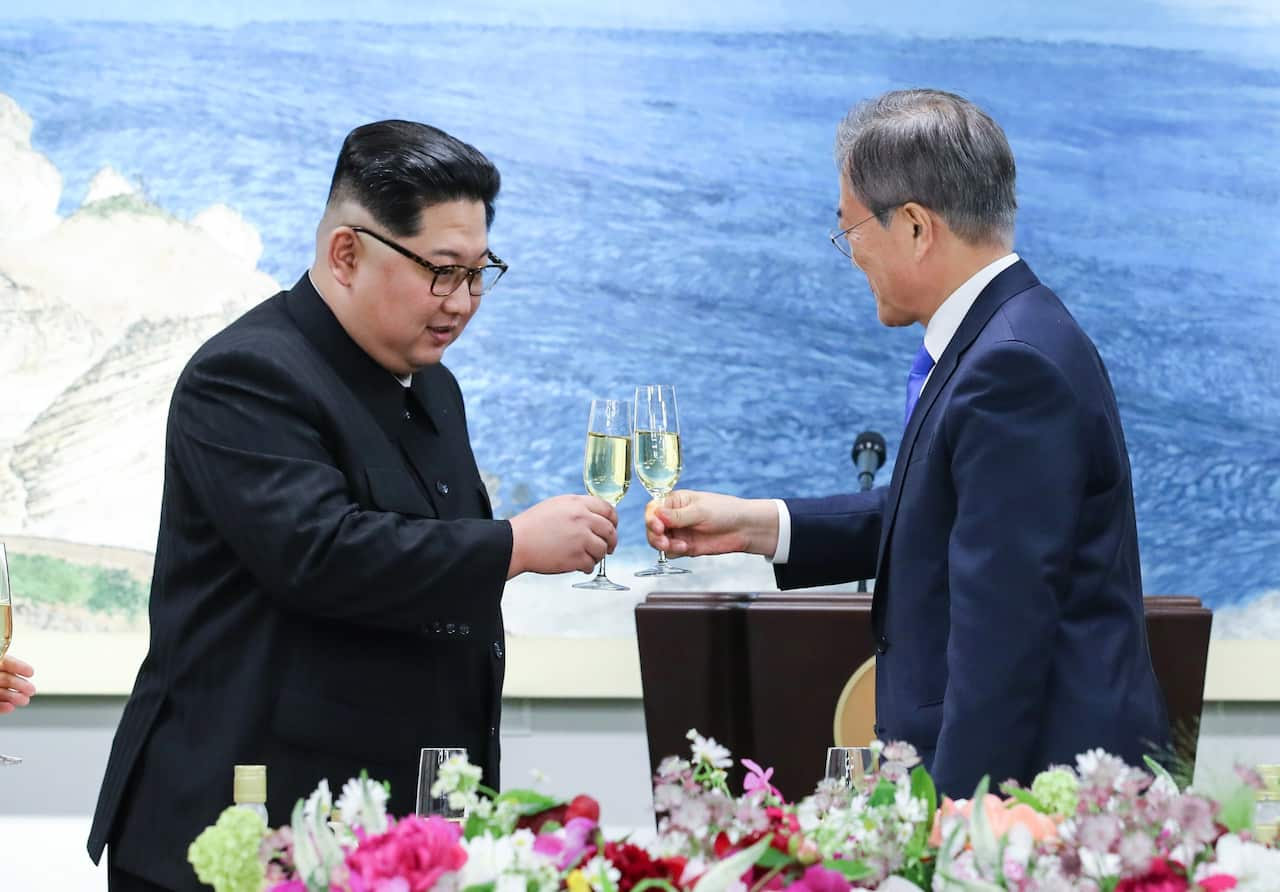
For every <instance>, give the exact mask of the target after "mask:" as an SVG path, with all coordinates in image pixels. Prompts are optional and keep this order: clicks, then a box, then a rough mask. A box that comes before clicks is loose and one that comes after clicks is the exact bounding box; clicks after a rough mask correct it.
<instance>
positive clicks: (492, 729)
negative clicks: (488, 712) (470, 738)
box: [489, 725, 498, 737]
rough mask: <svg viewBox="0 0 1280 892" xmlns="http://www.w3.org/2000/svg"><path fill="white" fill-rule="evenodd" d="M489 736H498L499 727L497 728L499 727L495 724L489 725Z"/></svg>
mask: <svg viewBox="0 0 1280 892" xmlns="http://www.w3.org/2000/svg"><path fill="white" fill-rule="evenodd" d="M489 736H490V737H497V736H498V729H497V728H495V727H494V726H493V725H490V726H489Z"/></svg>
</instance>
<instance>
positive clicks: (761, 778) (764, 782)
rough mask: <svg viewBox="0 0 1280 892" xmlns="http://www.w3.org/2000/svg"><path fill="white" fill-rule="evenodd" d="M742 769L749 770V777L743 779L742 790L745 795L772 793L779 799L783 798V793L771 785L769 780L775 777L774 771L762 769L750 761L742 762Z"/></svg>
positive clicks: (744, 760)
mask: <svg viewBox="0 0 1280 892" xmlns="http://www.w3.org/2000/svg"><path fill="white" fill-rule="evenodd" d="M742 767H744V768H746V769H747V776H746V777H744V778H743V779H742V790H743V792H744V793H755V792H757V791H760V792H761V793H762V794H764V793H772V794H773V795H774V796H777V797H778V798H779V799H781V798H782V791H781V790H779V789H778V788H777V787H775V786H774V785H773V784H771V783H769V778H771V777H773V769H772V768H770V769H768V770H766V769H764V768H761V767H760V765H759V764H758V763H756V762H753V761H751V760H750V759H743V760H742Z"/></svg>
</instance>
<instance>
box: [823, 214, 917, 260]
mask: <svg viewBox="0 0 1280 892" xmlns="http://www.w3.org/2000/svg"><path fill="white" fill-rule="evenodd" d="M900 207H902V205H900V204H893V205H890V206H889V207H887V208H883V209H881V210H878V211H876V212H875V213H874V214H872V215H871V216H870V217H867V219H866V220H859V221H858V222H857V223H854V224H853V225H852V226H846V227H845V228H844V229H841V230H840V231H839V232H833V233H831V244H833V245H835V248H836V250H837V251H839V252H840V253H841V254H843V255H844V256H845V257H848V258H849V259H850V260H852V259H853V250H852V248H851V247H850V245H849V243H850V242H856V241H858V240H859V239H861V238H862V233H860V232H858V231H857V230H858V227H859V226H861V225H862V224H863V223H867V222H869V221H871V220H874V219H876V217H879V216H880V215H881V214H887V213H889V211H896V210H897V209H898V208H900ZM836 213H837V214H838V213H839V211H837V212H836Z"/></svg>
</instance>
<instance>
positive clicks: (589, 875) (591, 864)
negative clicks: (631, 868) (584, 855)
mask: <svg viewBox="0 0 1280 892" xmlns="http://www.w3.org/2000/svg"><path fill="white" fill-rule="evenodd" d="M582 875H583V877H585V878H586V880H587V882H588V883H590V884H591V888H592V889H593V890H594V892H605V890H606V889H616V888H617V887H618V880H620V879H622V871H620V870H618V868H616V867H614V866H613V862H611V861H609V860H608V859H607V858H602V857H600V856H599V855H596V856H595V857H594V858H592V859H591V860H590V861H588V862H587V863H586V864H585V865H583V867H582Z"/></svg>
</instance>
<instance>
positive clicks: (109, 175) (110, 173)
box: [81, 166, 140, 204]
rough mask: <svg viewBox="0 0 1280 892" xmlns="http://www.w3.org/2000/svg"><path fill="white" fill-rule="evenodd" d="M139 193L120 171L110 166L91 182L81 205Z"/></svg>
mask: <svg viewBox="0 0 1280 892" xmlns="http://www.w3.org/2000/svg"><path fill="white" fill-rule="evenodd" d="M139 191H140V190H139V189H138V187H137V185H135V184H134V183H131V182H129V181H128V180H126V179H125V178H124V175H123V174H121V173H120V171H118V170H116V169H115V168H114V167H110V166H108V167H104V168H102V169H101V170H100V171H98V172H97V173H95V174H94V175H93V179H92V180H91V181H90V182H89V191H88V192H87V193H86V194H85V197H84V201H83V202H81V204H91V203H93V202H95V201H106V200H107V199H108V198H115V197H116V196H118V195H134V194H136V193H138V192H139Z"/></svg>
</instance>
